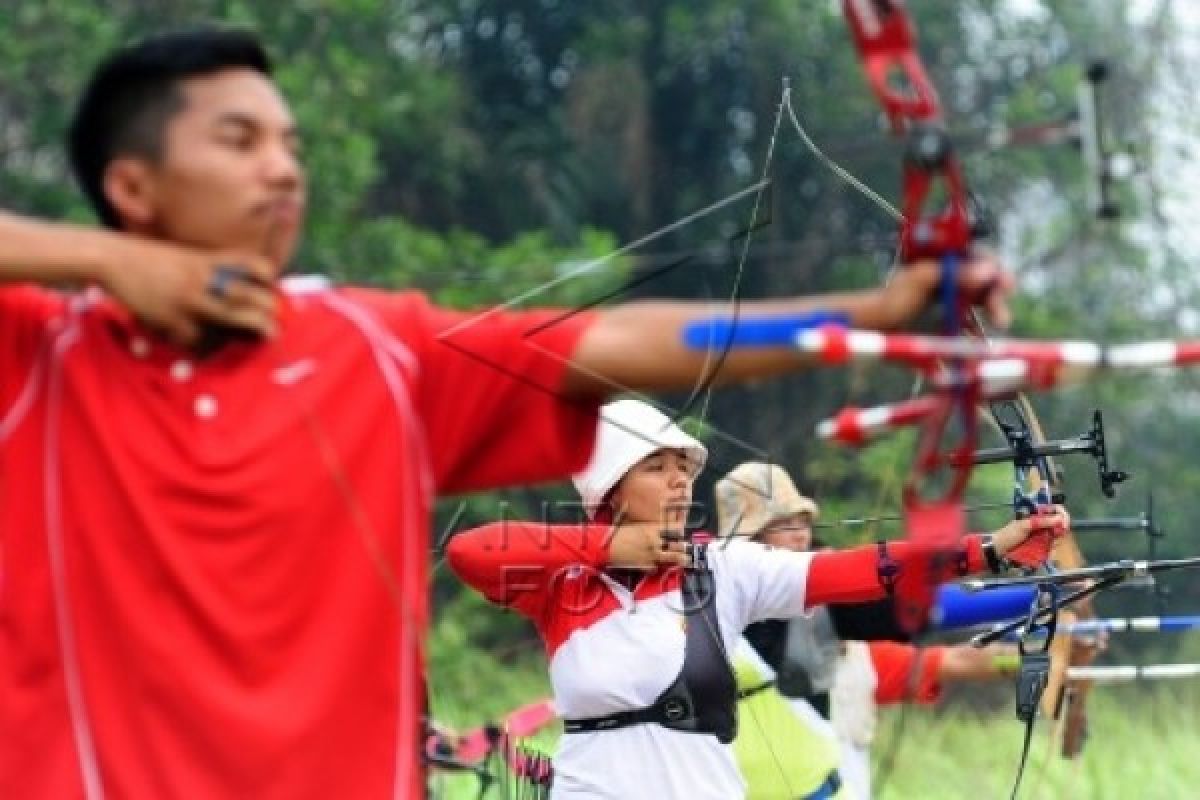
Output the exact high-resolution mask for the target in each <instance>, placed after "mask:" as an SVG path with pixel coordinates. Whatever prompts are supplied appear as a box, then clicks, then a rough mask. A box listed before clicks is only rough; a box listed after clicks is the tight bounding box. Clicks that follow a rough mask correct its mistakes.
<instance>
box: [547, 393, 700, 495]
mask: <svg viewBox="0 0 1200 800" xmlns="http://www.w3.org/2000/svg"><path fill="white" fill-rule="evenodd" d="M599 426H600V427H599V429H598V431H597V434H596V448H595V449H594V450H593V451H592V460H591V461H590V462H588V465H587V466H586V467H584V469H583V471H582V472H579V473H576V474H575V475H574V476H573V477H572V478H571V480H572V481H573V482H574V483H575V489H576V490H577V491H578V492H579V497H580V499H581V500H583V507H584V509H585V510H586V511H587V514H588V516H589V517H594V516H595V515H596V509H597V508H598V507H599V506H600V503H602V502H603V501H604V498H605V496H607V495H608V493H609V492H610V491H612V488H613V487H614V486H616V485H617V483H618V482H620V480H621V478H623V477H625V473H626V472H629V470H630V469H632V468H633V467H634V465H635V464H637V463H638V462H639V461H641V460H642V459H643V458H645V457H646V456H648V455H650V454H652V453H654V452H656V451H658V450H666V449H680V450H686V451H687V455H688V458H689V459H691V460H692V461H693V462H695V464H696V472H699V471H700V470H702V469H704V462H705V461H707V460H708V449H707V448H705V446H704V445H702V444H700V442H699V440H697V439H695V438H693V437H691V436H689V435H688V434H686V433H684V431H683V429H682V428H680V427H679V426H678V425H676V424H675V423H674V422H672V421H671V418H670V417H668V416H667V415H666V414H664V413H662V412H661V411H659V410H658V409H657V408H655V407H654V406H652V405H649V404H647V403H643V402H642V401H641V400H617V401H616V402H613V403H609V404H608V405H606V406H604V407H603V408H602V409H600V422H599Z"/></svg>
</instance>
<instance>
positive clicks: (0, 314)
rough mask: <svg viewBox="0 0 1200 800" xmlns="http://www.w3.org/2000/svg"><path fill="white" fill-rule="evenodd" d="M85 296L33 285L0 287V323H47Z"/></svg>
mask: <svg viewBox="0 0 1200 800" xmlns="http://www.w3.org/2000/svg"><path fill="white" fill-rule="evenodd" d="M85 296H86V295H85V294H79V293H70V292H62V291H58V290H55V289H47V288H45V287H42V286H35V285H33V284H24V283H22V284H7V285H0V322H2V323H9V324H11V323H13V322H15V321H18V320H19V321H20V322H22V323H26V324H31V323H32V324H36V323H38V322H43V323H44V322H48V321H49V320H51V319H53V318H55V317H57V316H59V315H61V314H62V313H63V311H65V310H66V308H67V307H68V305H69V304H70V303H71V302H72V301H73V300H74V301H75V302H79V301H81V300H82V299H83V298H84V297H85Z"/></svg>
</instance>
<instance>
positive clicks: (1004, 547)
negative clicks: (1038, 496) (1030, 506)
mask: <svg viewBox="0 0 1200 800" xmlns="http://www.w3.org/2000/svg"><path fill="white" fill-rule="evenodd" d="M1070 529H1071V517H1070V515H1069V514H1067V512H1066V509H1064V508H1063V507H1062V506H1050V507H1046V508H1044V509H1041V510H1039V511H1038V513H1037V514H1034V515H1033V516H1031V517H1028V518H1027V519H1017V520H1013V521H1012V522H1010V523H1008V524H1007V525H1005V526H1004V527H1003V528H1001V529H1000V530H998V531H996V532H995V533H993V534H992V537H993V541H994V542H995V546H996V552H997V553H998V554H999V555H1001V556H1004V557H1005V558H1007V559H1008V560H1009V561H1013V562H1015V563H1017V564H1020V565H1021V566H1023V567H1035V566H1037V565H1038V564H1041V563H1042V562H1044V561H1045V560H1046V559H1047V558H1048V557H1049V556H1050V551H1051V549H1053V547H1054V541H1055V540H1056V539H1059V538H1061V537H1063V536H1066V535H1067V531H1069V530H1070Z"/></svg>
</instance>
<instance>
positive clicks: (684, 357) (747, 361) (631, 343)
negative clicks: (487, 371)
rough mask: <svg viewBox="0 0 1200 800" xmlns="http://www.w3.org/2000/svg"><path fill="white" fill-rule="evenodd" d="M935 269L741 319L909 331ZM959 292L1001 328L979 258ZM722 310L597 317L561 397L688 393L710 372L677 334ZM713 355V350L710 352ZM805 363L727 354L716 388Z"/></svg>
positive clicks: (610, 312)
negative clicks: (838, 316) (804, 317)
mask: <svg viewBox="0 0 1200 800" xmlns="http://www.w3.org/2000/svg"><path fill="white" fill-rule="evenodd" d="M940 278H941V269H940V267H939V265H938V264H936V263H934V262H932V261H923V262H918V263H916V264H912V265H909V266H907V267H904V268H902V269H899V270H897V271H896V273H895V275H893V277H892V279H891V280H890V281H889V283H888V284H887V285H886V286H884V287H881V288H877V289H867V290H863V291H857V292H843V293H837V294H827V295H816V296H811V297H796V298H790V299H784V300H762V301H752V302H743V303H741V304H739V305H738V307H737V314H738V316H739V317H740V318H747V317H753V316H758V315H763V314H803V313H808V312H813V311H824V312H835V313H843V314H845V315H846V316H847V317H848V318H849V321H850V325H851V326H853V327H855V328H867V329H874V330H892V329H895V328H900V327H903V326H904V325H906V324H908V323H910V322H911V321H912V320H913V318H914V317H916V316H917V315H918V314H919V313H920V312H921V311H922V310H924V309H925V308H926V306H928V305H929V303H930V301H931V298H932V297H933V296H934V295H935V294H936V290H937V286H938V282H939V280H940ZM959 287H960V291H962V292H964V293H965V294H966V296H968V297H971V298H974V299H975V300H977V301H978V304H979V305H980V306H981V307H982V308H983V310H984V311H985V313H986V314H987V316H988V317H989V318H990V319H991V320H992V321H993V322H994V323H996V324H999V325H1007V323H1008V309H1007V306H1006V298H1007V296H1008V295H1009V294H1010V293H1011V291H1012V288H1013V282H1012V278H1011V276H1010V275H1008V274H1007V273H1005V272H1003V271H1002V270H1001V269H1000V268H999V267H998V266H997V265H996V264H995V263H994V262H992V261H991V260H989V259H986V258H980V259H974V260H972V261H969V262H967V263H965V264H963V266H962V267H961V268H960V270H959ZM733 310H734V309H733V307H732V306H730V305H729V304H713V303H701V302H690V303H689V302H662V301H642V302H634V303H629V304H626V305H620V306H616V307H613V308H608V309H604V310H603V311H601V312H600V314H599V317H598V319H597V321H596V323H595V324H593V325H592V326H591V327H590V328H589V329H588V330H587V332H586V333H584V335H583V338H582V339H581V340H580V343H579V346H578V348H576V351H575V355H574V357H573V359H572V367H573V369H572V370H571V371H570V372H568V377H567V380H566V385H565V387H564V388H565V390H566V392H567V393H568V394H571V395H574V396H594V395H596V394H611V393H613V392H620V391H624V390H627V389H646V390H650V391H655V390H673V389H690V388H693V387H694V386H696V384H697V382H698V381H700V380H702V379H704V378H707V377H709V374H710V373H711V371H712V370H713V368H714V367H715V366H717V364H715V363H714V362H715V361H716V360H717V359H716V355H715V354H714V353H712V352H704V351H700V350H692V349H689V348H688V347H686V346H685V345H684V342H683V330H684V327H685V326H686V325H687V324H688V323H691V322H696V321H701V320H706V319H711V318H712V317H714V316H722V315H729V314H731V313H733ZM716 349H717V350H718V351H719V350H720V344H719V342H718V344H717V345H716ZM808 363H812V358H811V357H809V356H804V355H802V354H800V353H798V352H797V351H795V350H793V349H791V348H786V347H772V348H753V349H732V350H730V352H729V353H728V355H727V356H726V357H725V358H724V359H723V361H722V363H721V364H720V365H719V366H720V369H719V371H718V372H717V374H716V375H715V376H713V377H714V379H715V382H716V383H718V384H721V383H730V382H734V381H738V380H746V379H750V378H762V377H768V376H772V375H778V374H781V373H786V372H791V371H794V370H796V369H797V368H798V367H801V366H803V365H805V364H808Z"/></svg>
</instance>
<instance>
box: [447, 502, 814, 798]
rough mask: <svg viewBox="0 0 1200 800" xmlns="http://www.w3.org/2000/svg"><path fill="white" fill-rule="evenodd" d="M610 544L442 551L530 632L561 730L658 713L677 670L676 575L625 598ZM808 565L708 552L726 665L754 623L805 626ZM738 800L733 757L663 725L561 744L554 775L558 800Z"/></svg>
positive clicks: (539, 530) (564, 542) (529, 538)
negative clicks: (613, 572)
mask: <svg viewBox="0 0 1200 800" xmlns="http://www.w3.org/2000/svg"><path fill="white" fill-rule="evenodd" d="M607 532H608V528H607V526H603V525H587V526H546V525H542V524H539V523H520V522H502V523H495V524H493V525H488V526H485V527H483V528H477V529H475V530H474V531H469V532H467V533H463V534H459V535H458V536H455V537H454V538H453V539H451V540H450V544H449V546H448V547H447V556H448V558H449V562H450V565H451V566H452V567H453V568H454V569H455V571H456V572H457V573H458V574H459V575H460V576H462V578H463V579H464V580H465V581H467V583H469V584H471V585H472V586H474V587H476V588H477V589H480V590H481V591H482V592H483V593H484V594H485V595H486V596H487V597H488V598H489V599H491V600H493V601H495V602H500V603H503V604H505V605H509V606H512V607H514V608H516V609H517V610H519V611H521V612H522V613H523V614H524V615H525V616H527V617H529V618H530V619H531V620H532V621H533V623H534V624H535V625H536V626H537V629H538V632H539V633H540V634H541V636H542V638H543V640H544V642H545V645H546V652H547V657H548V659H549V662H550V680H551V683H552V685H553V689H554V705H555V710H556V711H557V713H558V715H559V716H560V717H563V718H564V719H582V718H588V717H598V716H605V715H608V714H612V713H615V712H618V711H628V710H631V709H638V708H644V707H647V706H650V705H653V704H654V702H655V700H657V699H658V697H659V695H661V694H662V692H663V691H664V690H665V689H666V688H667V687H668V686H669V685H670V684H671V683H672V682H673V681H674V680H675V678H676V677H677V676H678V675H679V672H680V670H681V669H682V667H683V657H684V649H685V648H684V642H685V634H684V627H683V622H684V619H685V617H684V615H683V614H682V613H681V603H682V595H681V582H682V575H683V573H682V572H681V571H678V570H672V571H661V572H657V573H654V574H651V575H648V576H646V577H645V578H643V579H642V580H641V582H640V583H639V584H638V585H637V586H636V588H635V590H634V591H630V590H629V589H627V588H626V587H625V586H624V585H623V584H621V583H619V582H618V581H616V580H614V579H613V578H611V577H610V576H609V575H607V574H605V573H604V572H603V571H602V569H601V568H602V567H603V565H604V562H605V560H606V556H607V540H606V536H607ZM811 560H812V555H811V554H809V553H792V552H787V551H782V550H780V551H770V550H768V549H767V548H765V547H763V546H761V545H759V544H755V543H752V542H747V541H744V540H734V541H728V542H721V543H716V544H713V545H710V546H709V548H708V563H709V566H710V568H711V569H712V572H713V579H714V581H715V584H716V594H717V618H718V620H719V624H720V628H721V639H722V644H723V645H724V647H725V649H726V651H727V652H733V650H734V648H735V647H736V645H737V642H738V639H739V638H740V635H741V631H742V630H743V629H744V628H745V627H746V626H747V625H748V624H750V623H751V622H754V621H756V620H759V619H768V618H775V617H788V616H795V615H797V614H801V613H803V611H804V602H805V601H804V587H805V583H806V576H807V573H808V565H809V562H810V561H811ZM693 624H699V622H698V620H696V619H695V618H693ZM744 792H745V784H744V782H743V780H742V777H741V774H740V773H739V771H738V768H737V762H736V760H735V759H734V757H733V752H732V749H731V748H730V747H729V746H728V745H723V744H721V743H720V742H719V741H717V738H716V737H715V736H708V735H698V734H692V733H683V732H680V731H673V730H669V729H667V728H664V727H662V726H659V725H635V726H631V727H627V728H622V729H619V730H614V731H602V732H593V733H575V734H569V735H566V736H564V737H563V738H562V741H561V743H560V745H559V750H558V753H557V754H556V756H555V761H554V787H553V790H552V797H553V798H555V800H564V799H565V798H584V797H587V798H614V800H615V799H616V798H620V800H636V799H637V798H655V799H656V800H658V799H659V798H684V797H687V798H696V800H705V798H711V799H712V800H730V798H737V797H740V796H742V794H743V793H744Z"/></svg>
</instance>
